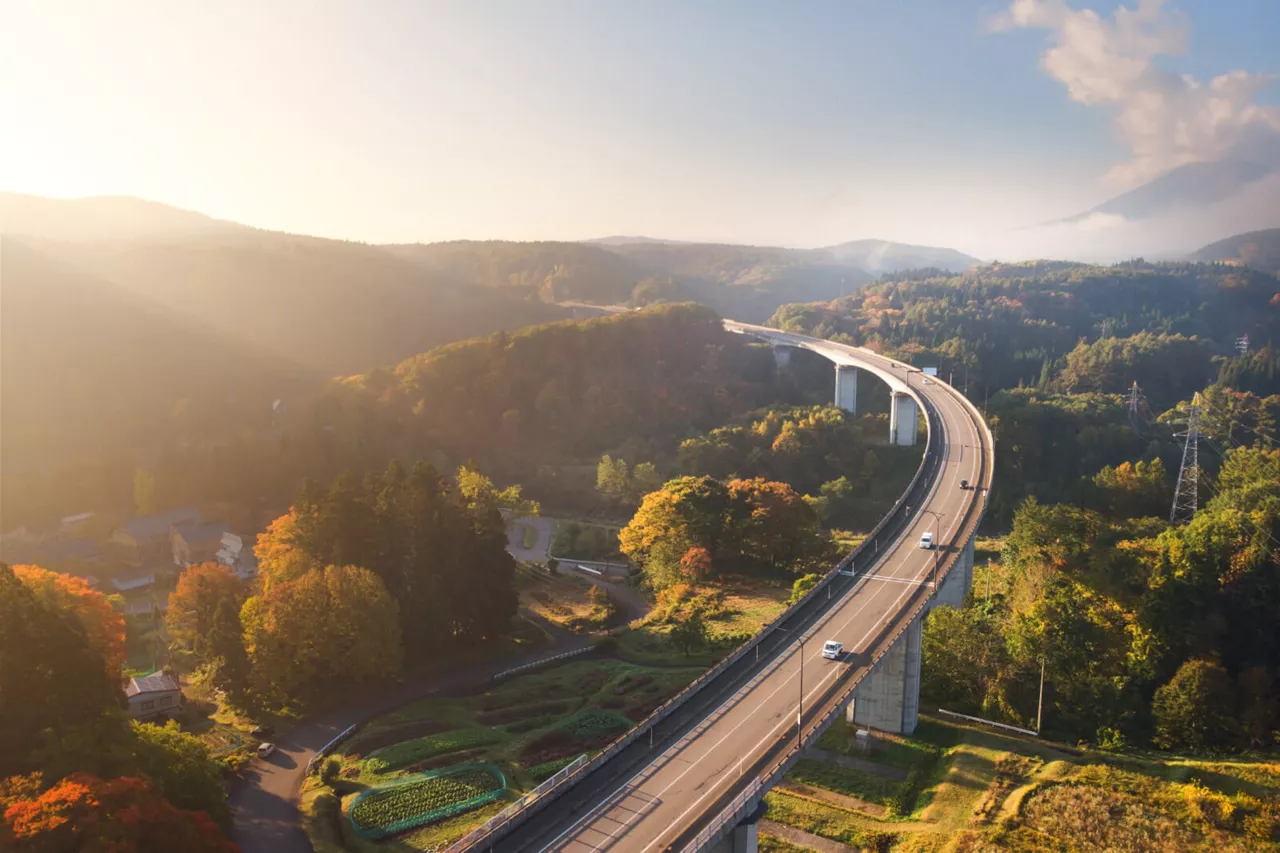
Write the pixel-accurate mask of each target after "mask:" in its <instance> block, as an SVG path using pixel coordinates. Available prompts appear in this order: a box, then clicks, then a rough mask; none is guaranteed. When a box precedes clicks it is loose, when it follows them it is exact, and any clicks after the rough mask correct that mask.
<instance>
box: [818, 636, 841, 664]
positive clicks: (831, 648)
mask: <svg viewBox="0 0 1280 853" xmlns="http://www.w3.org/2000/svg"><path fill="white" fill-rule="evenodd" d="M843 654H844V643H842V642H840V641H839V640H827V641H826V642H825V643H823V644H822V656H823V657H824V658H826V659H827V660H840V656H841V655H843Z"/></svg>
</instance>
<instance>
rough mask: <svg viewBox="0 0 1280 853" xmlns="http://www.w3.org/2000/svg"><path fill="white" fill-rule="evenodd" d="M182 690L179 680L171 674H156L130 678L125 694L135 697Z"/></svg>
mask: <svg viewBox="0 0 1280 853" xmlns="http://www.w3.org/2000/svg"><path fill="white" fill-rule="evenodd" d="M181 689H182V688H181V687H180V686H179V684H178V680H177V679H176V678H174V677H173V676H172V675H170V674H169V673H167V672H154V673H152V674H151V675H144V676H142V677H141V678H130V679H129V685H128V686H127V687H125V689H124V693H125V695H126V696H129V697H133V696H138V695H140V694H143V693H168V692H170V691H173V690H181Z"/></svg>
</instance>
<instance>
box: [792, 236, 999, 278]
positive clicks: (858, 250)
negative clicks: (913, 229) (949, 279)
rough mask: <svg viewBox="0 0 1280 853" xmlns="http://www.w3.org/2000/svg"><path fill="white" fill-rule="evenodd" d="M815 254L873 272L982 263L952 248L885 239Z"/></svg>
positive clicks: (853, 242)
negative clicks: (823, 254) (826, 255)
mask: <svg viewBox="0 0 1280 853" xmlns="http://www.w3.org/2000/svg"><path fill="white" fill-rule="evenodd" d="M818 251H821V252H829V253H830V254H831V256H832V257H833V258H834V259H835V260H836V261H837V262H839V263H847V264H854V265H855V266H859V267H861V268H863V269H864V270H866V271H867V272H874V273H892V272H900V271H902V270H909V269H923V268H935V269H942V270H947V271H948V272H967V271H968V270H971V269H973V268H974V267H976V266H980V265H981V264H982V261H980V260H978V259H977V258H975V257H973V256H971V255H966V254H964V253H963V252H957V251H956V250H955V249H944V248H938V247H936V246H914V245H911V244H910V243H894V242H892V241H889V240H851V241H850V242H848V243H840V244H838V245H835V246H829V247H827V248H825V249H819V250H818Z"/></svg>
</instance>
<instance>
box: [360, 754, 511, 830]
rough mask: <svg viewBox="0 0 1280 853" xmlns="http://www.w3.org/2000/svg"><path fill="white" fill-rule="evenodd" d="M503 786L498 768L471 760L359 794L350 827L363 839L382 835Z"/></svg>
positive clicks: (488, 796)
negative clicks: (472, 762) (474, 762)
mask: <svg viewBox="0 0 1280 853" xmlns="http://www.w3.org/2000/svg"><path fill="white" fill-rule="evenodd" d="M506 787H507V780H506V777H505V776H503V775H502V771H501V770H499V769H498V768H496V767H494V766H493V765H491V764H471V765H462V766H458V767H453V768H450V769H448V770H441V771H437V772H435V773H428V774H424V775H422V776H418V777H415V778H412V779H410V780H408V781H403V782H398V783H397V784H395V785H385V786H382V787H378V788H371V789H369V790H367V791H364V792H362V793H361V794H360V795H359V796H357V797H356V799H355V802H353V803H352V804H351V825H352V827H354V828H355V831H356V833H357V834H358V835H360V836H361V837H363V838H370V839H378V838H386V837H388V836H391V835H395V834H397V833H400V832H404V831H405V830H407V829H414V828H416V827H419V826H423V825H425V824H428V823H431V822H432V821H436V820H440V819H441V818H446V817H452V816H453V815H456V814H461V813H462V812H466V811H470V810H471V809H474V808H478V807H479V806H482V805H485V804H486V803H490V802H493V801H494V800H496V799H497V798H498V797H500V796H502V792H503V791H504V790H505V789H506Z"/></svg>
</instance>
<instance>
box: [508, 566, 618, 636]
mask: <svg viewBox="0 0 1280 853" xmlns="http://www.w3.org/2000/svg"><path fill="white" fill-rule="evenodd" d="M591 586H592V584H591V582H590V581H588V580H587V579H586V578H584V577H582V576H580V575H578V574H576V573H571V572H567V571H564V572H560V573H558V574H555V575H550V574H547V573H546V572H544V571H542V570H541V569H537V568H523V569H521V570H520V571H519V572H518V573H517V574H516V587H517V590H518V592H519V595H520V604H521V606H523V607H526V608H528V609H529V610H530V611H532V612H533V613H536V614H537V615H538V616H541V617H542V618H543V619H546V620H547V621H548V622H551V623H553V624H555V625H559V626H560V627H562V628H564V629H565V630H567V631H573V632H575V633H577V632H586V631H598V630H601V629H603V628H607V627H609V626H610V625H611V624H613V622H614V621H615V619H616V617H617V612H616V609H611V608H610V607H607V606H604V605H601V604H598V603H597V602H595V601H592V600H591Z"/></svg>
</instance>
